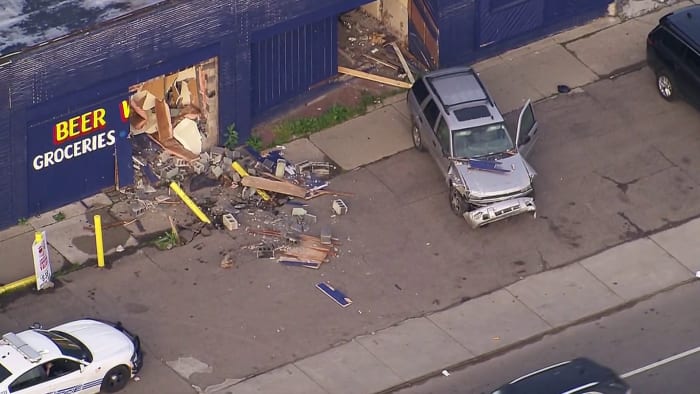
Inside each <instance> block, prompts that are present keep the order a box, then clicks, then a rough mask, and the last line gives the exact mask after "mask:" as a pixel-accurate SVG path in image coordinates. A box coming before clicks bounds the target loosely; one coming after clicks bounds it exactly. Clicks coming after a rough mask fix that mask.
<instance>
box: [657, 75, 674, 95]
mask: <svg viewBox="0 0 700 394" xmlns="http://www.w3.org/2000/svg"><path fill="white" fill-rule="evenodd" d="M656 87H657V89H658V90H659V94H660V95H661V97H663V98H664V99H666V100H668V101H673V99H675V98H676V81H675V79H674V78H673V76H672V74H671V73H669V72H668V71H666V70H659V72H657V73H656Z"/></svg>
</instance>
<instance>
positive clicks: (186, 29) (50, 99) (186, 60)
mask: <svg viewBox="0 0 700 394" xmlns="http://www.w3.org/2000/svg"><path fill="white" fill-rule="evenodd" d="M367 2H369V1H368V0H324V1H323V2H320V1H316V0H216V1H212V0H189V1H171V2H167V3H165V4H163V5H160V6H157V7H152V8H149V9H146V10H144V11H139V12H136V13H135V14H132V15H128V16H126V17H123V18H120V19H119V20H115V21H110V22H107V23H106V24H103V25H102V26H100V27H99V28H96V29H93V30H91V31H89V32H80V33H77V34H74V35H72V36H70V37H67V38H65V39H61V40H58V41H56V42H53V43H50V44H47V45H45V46H42V47H39V48H34V49H32V50H29V51H26V52H23V53H20V54H18V55H15V56H13V57H11V58H10V60H11V63H9V64H5V65H3V66H0V100H1V101H0V195H2V196H3V197H2V199H0V227H4V226H7V225H11V224H14V223H16V221H17V219H18V218H22V217H28V216H30V215H34V214H37V213H40V212H41V211H45V210H47V209H51V208H55V207H57V206H59V205H60V204H62V203H65V202H67V201H64V200H65V198H62V199H61V198H59V199H57V200H56V201H55V203H54V204H50V205H52V206H49V205H46V206H41V207H36V206H31V207H30V206H29V201H30V190H29V185H28V179H29V178H30V177H29V176H28V171H29V166H30V158H28V154H27V146H28V144H30V143H31V140H32V139H33V138H46V136H36V135H31V134H28V129H29V126H30V125H33V124H38V123H41V122H47V121H49V120H60V119H63V118H64V117H66V116H72V114H74V113H76V111H80V110H81V109H83V108H87V107H89V106H90V105H93V104H94V103H99V102H103V101H105V100H108V99H111V98H116V97H119V96H120V95H125V94H126V93H127V89H128V87H129V86H130V85H132V84H134V83H138V82H142V81H145V80H148V79H150V78H152V77H155V76H158V75H161V74H164V73H168V72H171V71H175V70H177V69H180V68H185V67H188V66H191V65H192V64H196V63H198V62H200V61H202V60H205V59H207V58H210V57H213V56H217V57H218V65H219V78H218V81H219V86H218V89H219V90H218V100H219V124H220V125H222V127H223V126H224V125H228V124H231V123H234V122H235V124H236V128H237V130H238V131H239V133H240V138H241V140H245V139H246V138H247V137H248V135H249V132H250V129H251V112H252V111H251V84H250V78H251V36H252V35H253V34H255V33H256V32H266V33H264V34H268V35H270V34H276V33H282V32H284V31H288V30H293V29H294V28H295V27H296V26H298V25H299V24H303V23H311V22H313V21H318V20H321V19H323V18H326V17H329V16H334V15H338V14H339V13H342V12H345V11H348V10H350V9H353V8H355V7H357V6H359V5H362V4H364V3H367ZM302 60H303V59H302ZM332 72H333V73H335V70H333V71H332ZM331 75H332V74H331ZM329 76H330V75H329ZM8 92H9V93H8ZM8 96H9V97H8ZM108 101H109V100H108ZM9 103H11V108H10V104H9ZM221 137H222V138H223V137H224V136H221ZM3 175H4V176H3ZM69 175H70V176H78V177H79V176H81V174H79V173H78V174H63V175H62V176H54V177H51V178H47V180H50V183H49V184H46V185H45V187H46V188H47V189H51V188H60V187H61V178H62V177H64V176H69ZM88 189H89V188H88ZM88 189H86V190H88ZM97 191H98V190H92V191H91V192H87V191H86V192H84V193H77V194H76V195H75V197H74V200H75V199H77V198H80V197H82V196H83V195H88V194H90V193H94V192H97Z"/></svg>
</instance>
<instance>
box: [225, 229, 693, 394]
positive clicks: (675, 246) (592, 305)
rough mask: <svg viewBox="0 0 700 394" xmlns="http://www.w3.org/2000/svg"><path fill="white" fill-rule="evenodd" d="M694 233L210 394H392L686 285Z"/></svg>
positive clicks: (606, 255) (636, 244) (630, 247)
mask: <svg viewBox="0 0 700 394" xmlns="http://www.w3.org/2000/svg"><path fill="white" fill-rule="evenodd" d="M699 231H700V219H698V220H693V221H691V222H688V223H686V224H684V225H682V226H680V227H676V228H674V229H671V230H667V231H663V232H660V233H657V234H655V235H652V236H650V237H645V238H642V239H639V240H636V241H633V242H630V243H627V244H623V245H620V246H618V247H616V248H612V249H609V250H607V251H605V252H603V253H600V254H598V255H595V256H592V257H589V258H587V259H584V260H581V261H579V262H576V263H573V264H570V265H568V266H565V267H563V268H559V269H555V270H551V271H545V272H543V273H541V274H537V275H533V276H530V277H527V278H525V279H523V280H521V281H519V282H516V283H514V284H512V285H510V286H508V287H506V288H504V289H501V290H497V291H495V292H493V293H490V294H487V295H485V296H482V297H479V298H476V299H473V300H470V301H467V302H465V303H463V304H461V305H459V306H457V307H454V308H451V309H447V310H445V311H442V312H438V313H434V314H431V315H428V316H425V317H420V318H415V319H411V320H407V321H405V322H403V323H401V324H400V325H398V326H395V327H390V328H387V329H384V330H381V331H379V332H376V333H373V334H372V335H367V336H362V337H358V338H355V339H354V340H352V341H351V342H348V343H346V344H343V345H341V346H338V347H335V348H333V349H330V350H328V351H325V352H323V353H320V354H317V355H315V356H312V357H309V358H306V359H303V360H299V361H296V362H294V363H292V364H289V365H285V366H283V367H281V368H279V369H276V370H274V371H270V372H268V373H265V374H262V375H259V376H256V377H253V378H251V379H249V380H245V381H243V382H241V383H238V384H236V385H234V386H231V387H228V388H226V389H225V390H222V391H216V392H221V393H231V394H244V393H277V392H288V393H299V394H302V393H333V394H341V393H342V394H355V393H357V394H365V393H376V392H391V391H394V390H396V389H398V388H399V387H401V386H403V385H406V384H408V383H410V382H411V381H416V380H421V379H425V378H428V377H433V376H438V375H440V374H441V371H442V370H444V369H446V370H450V369H454V368H457V367H460V366H462V365H464V364H465V363H467V362H469V361H470V360H472V359H474V358H477V357H481V356H485V355H488V354H490V353H494V352H498V351H502V350H504V349H506V348H508V347H509V346H512V345H514V344H518V343H522V342H524V341H527V340H530V339H533V338H537V337H539V336H542V335H544V334H546V333H548V332H551V331H553V330H556V329H560V328H563V327H566V326H568V325H571V324H574V323H577V322H580V321H582V320H585V319H589V318H592V317H595V316H597V315H600V314H603V313H605V312H608V311H612V310H614V309H615V308H619V307H621V306H623V305H625V304H627V303H629V302H632V301H635V300H638V299H641V298H644V297H647V296H650V295H653V294H655V293H658V292H660V291H663V290H666V289H670V288H673V287H675V286H678V285H680V284H683V283H686V282H688V281H691V280H693V279H694V277H695V272H696V271H698V270H700V261H699V260H698V259H697V258H695V256H697V255H698V253H700V245H697V243H693V242H692V240H693V239H694V238H695V237H696V234H698V232H699ZM582 300H585V302H582ZM359 376H361V377H362V378H361V379H358V377H359ZM407 382H408V383H407Z"/></svg>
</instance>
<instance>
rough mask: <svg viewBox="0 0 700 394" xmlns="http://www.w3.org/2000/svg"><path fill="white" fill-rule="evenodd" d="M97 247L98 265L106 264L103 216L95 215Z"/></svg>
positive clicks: (102, 266) (100, 266)
mask: <svg viewBox="0 0 700 394" xmlns="http://www.w3.org/2000/svg"><path fill="white" fill-rule="evenodd" d="M95 249H96V250H97V266H98V267H99V268H104V266H105V250H104V244H103V242H102V217H101V216H100V215H95Z"/></svg>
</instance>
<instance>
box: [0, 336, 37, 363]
mask: <svg viewBox="0 0 700 394" xmlns="http://www.w3.org/2000/svg"><path fill="white" fill-rule="evenodd" d="M2 339H3V340H4V341H5V342H7V343H8V344H9V345H10V346H12V347H13V348H15V349H17V351H18V352H20V353H21V354H22V355H23V356H24V358H26V359H27V360H29V362H32V363H36V362H39V361H40V360H41V354H40V353H39V352H38V351H36V350H35V349H34V348H32V347H31V346H29V344H27V343H26V342H24V341H23V340H22V339H21V338H20V337H18V336H17V334H14V333H11V332H8V333H7V334H4V335H3V336H2Z"/></svg>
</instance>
